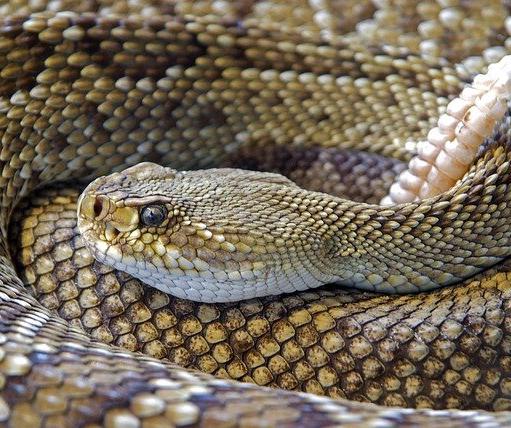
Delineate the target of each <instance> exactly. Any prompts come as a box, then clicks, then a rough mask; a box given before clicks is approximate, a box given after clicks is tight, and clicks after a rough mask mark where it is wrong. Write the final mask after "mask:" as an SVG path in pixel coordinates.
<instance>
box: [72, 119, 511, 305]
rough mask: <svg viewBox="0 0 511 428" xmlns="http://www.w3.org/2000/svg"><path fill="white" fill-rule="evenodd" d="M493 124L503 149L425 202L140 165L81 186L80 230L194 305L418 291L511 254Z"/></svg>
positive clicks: (239, 173) (114, 259)
mask: <svg viewBox="0 0 511 428" xmlns="http://www.w3.org/2000/svg"><path fill="white" fill-rule="evenodd" d="M502 127H503V128H504V131H502V132H499V135H497V137H496V139H497V140H498V141H499V142H500V146H498V145H497V146H494V147H493V146H492V147H490V148H487V149H486V151H487V154H486V156H485V157H483V158H481V159H480V160H479V162H478V163H477V164H476V166H475V168H474V169H473V170H472V171H470V172H469V174H468V175H467V178H466V179H464V180H462V181H461V182H460V183H459V184H458V185H456V186H455V187H453V188H452V190H450V191H448V192H445V193H444V194H442V195H441V196H439V197H436V198H431V199H428V200H426V201H424V202H419V203H412V204H403V205H400V206H397V207H396V208H386V207H380V206H377V205H368V204H363V203H355V202H352V201H348V200H345V199H341V198H337V197H333V196H331V195H328V194H325V193H319V192H311V191H306V190H303V189H301V188H299V187H298V186H296V185H295V184H294V183H293V182H291V181H289V180H288V179H287V178H285V177H284V176H282V175H277V174H271V173H260V172H251V171H244V170H239V169H228V168H224V169H208V170H200V171H186V172H178V171H176V170H173V169H171V168H163V167H161V166H159V165H157V164H154V163H141V164H139V165H136V166H134V167H131V168H128V169H127V170H125V171H123V172H121V173H115V174H112V175H108V176H105V177H100V178H98V179H97V180H95V181H94V182H93V183H91V184H90V185H89V186H87V188H86V189H85V190H84V192H83V194H82V196H81V198H80V201H79V203H78V228H79V230H80V233H81V234H82V235H83V237H84V241H85V243H86V245H87V247H88V248H89V249H90V250H91V252H92V254H93V255H94V257H95V258H96V259H97V260H99V261H101V262H103V263H105V264H107V265H110V266H113V267H114V268H116V269H119V270H122V271H124V272H127V273H129V274H131V275H133V276H135V277H137V278H139V279H141V280H142V281H143V282H145V283H146V284H148V285H150V286H152V287H155V288H158V289H160V290H162V291H164V292H167V293H169V294H173V295H175V296H177V297H181V298H185V299H189V300H194V301H200V302H207V303H212V302H236V301H239V300H245V299H250V298H254V297H261V296H268V295H275V294H282V293H289V292H293V291H299V290H306V289H308V288H315V287H318V286H320V285H324V284H328V283H339V284H342V285H347V286H353V287H355V288H360V289H365V290H369V291H377V292H385V293H410V292H418V291H427V290H431V289H434V288H437V287H442V286H446V285H449V284H452V283H456V282H459V281H460V280H462V279H465V278H467V277H469V276H473V275H474V274H475V273H476V272H478V271H480V270H482V269H484V268H485V267H488V266H492V265H494V264H495V263H497V262H498V261H500V260H502V259H503V258H505V257H507V256H508V255H509V254H510V253H511V241H510V237H511V228H510V225H511V215H510V214H511V213H510V209H509V208H507V205H508V194H509V184H510V182H509V181H508V180H509V176H510V175H509V173H508V169H509V164H508V163H507V162H508V160H507V157H506V154H505V152H506V151H507V146H506V145H505V140H506V139H507V138H508V134H507V132H506V131H507V128H508V127H509V123H508V119H506V121H505V123H504V124H503V125H502ZM500 134H502V135H500ZM494 138H495V137H494ZM154 206H156V207H163V208H164V210H165V211H164V212H163V214H162V218H161V219H159V220H160V221H159V222H158V224H157V225H156V226H152V225H146V224H144V218H143V210H144V209H146V208H147V207H154ZM163 208H162V209H163ZM488 212H491V213H492V214H491V215H489V214H488Z"/></svg>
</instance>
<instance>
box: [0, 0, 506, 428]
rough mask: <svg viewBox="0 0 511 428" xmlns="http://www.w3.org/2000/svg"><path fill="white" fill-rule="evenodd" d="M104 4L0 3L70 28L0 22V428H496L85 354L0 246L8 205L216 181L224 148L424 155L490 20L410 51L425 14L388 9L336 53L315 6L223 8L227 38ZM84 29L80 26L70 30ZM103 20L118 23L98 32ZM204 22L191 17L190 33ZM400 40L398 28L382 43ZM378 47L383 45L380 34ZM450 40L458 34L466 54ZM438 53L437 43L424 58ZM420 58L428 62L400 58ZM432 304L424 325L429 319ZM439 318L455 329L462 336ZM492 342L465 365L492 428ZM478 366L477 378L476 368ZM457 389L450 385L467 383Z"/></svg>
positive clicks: (190, 12)
mask: <svg viewBox="0 0 511 428" xmlns="http://www.w3.org/2000/svg"><path fill="white" fill-rule="evenodd" d="M115 3H116V4H115V5H110V4H107V3H102V2H87V1H86V2H73V1H69V2H67V1H62V2H52V3H51V4H49V5H46V4H44V3H35V2H30V3H28V4H24V3H23V2H20V3H18V2H11V3H10V4H8V5H5V6H3V8H2V12H3V13H5V14H11V13H13V8H22V9H23V13H30V12H32V11H33V10H37V11H39V10H43V9H45V8H46V7H47V6H48V8H49V9H51V10H55V9H60V10H63V9H68V10H76V11H77V13H76V14H64V15H59V16H54V14H53V13H52V12H49V13H45V14H42V15H31V16H30V17H19V16H18V17H13V18H6V19H4V20H3V21H2V23H1V30H2V35H1V37H0V49H1V50H2V53H3V55H2V59H1V61H0V68H1V70H0V77H1V79H2V81H1V85H0V96H1V109H0V115H1V117H0V119H1V120H0V124H1V130H0V134H1V149H2V150H1V153H0V162H1V165H0V167H1V179H0V188H1V190H2V191H1V193H0V196H1V213H0V214H1V215H0V220H1V222H0V226H1V227H0V230H1V231H2V237H3V239H2V260H1V271H0V280H1V286H0V330H1V336H0V341H1V345H0V346H1V348H0V350H1V351H0V358H1V359H2V361H1V363H0V373H1V374H2V378H1V380H2V381H1V383H0V387H1V388H2V393H1V395H0V418H1V420H2V422H5V423H7V421H9V422H10V424H11V425H13V426H26V425H29V426H38V425H48V426H56V425H57V426H77V425H79V424H87V423H89V424H104V425H106V426H119V425H123V426H126V425H129V426H155V425H157V424H160V425H161V424H167V425H169V424H171V423H173V424H175V425H181V426H189V425H200V424H202V425H206V426H208V425H212V424H213V423H215V424H220V423H222V424H224V425H226V426H247V425H255V424H258V423H260V424H262V425H264V426H271V425H279V426H286V425H288V426H289V425H293V424H295V425H301V426H331V425H333V424H336V423H346V424H350V423H351V424H356V425H357V426H361V425H363V424H367V425H370V424H371V423H372V424H373V426H374V424H376V425H378V426H381V425H392V424H396V423H399V422H401V423H402V424H404V425H406V424H408V425H412V424H415V425H417V424H427V425H430V426H431V425H434V426H441V424H445V425H448V426H450V427H453V426H478V425H479V426H481V425H484V424H499V423H500V424H502V425H510V419H511V416H510V415H509V413H507V412H501V413H494V414H489V413H485V412H470V413H464V412H459V411H458V412H457V411H451V412H441V413H438V412H432V411H428V410H423V411H409V410H399V409H392V410H388V409H383V408H378V407H374V406H371V405H367V404H355V403H350V402H347V401H331V400H328V399H320V398H316V397H314V396H312V395H297V394H294V393H290V392H284V391H276V390H267V389H261V388H260V387H256V386H250V385H248V386H247V385H241V384H234V383H230V382H227V381H219V380H216V379H214V378H212V377H210V376H207V375H201V374H198V373H195V372H189V371H187V370H184V369H179V368H177V367H176V366H174V365H171V364H169V363H165V362H163V363H162V362H155V361H154V360H151V359H149V358H145V357H142V356H140V355H138V354H132V353H130V352H128V351H122V350H119V349H118V348H115V347H113V346H110V345H101V344H99V343H97V342H94V341H91V339H90V338H89V337H88V336H87V335H86V334H84V333H83V332H80V331H78V330H76V329H74V328H72V327H71V326H70V325H69V324H68V323H67V322H65V321H64V320H62V319H61V318H60V317H59V316H57V315H55V314H52V313H51V312H50V311H49V310H48V309H46V308H44V307H43V306H41V305H40V304H39V303H37V302H36V301H35V300H34V299H33V298H32V297H30V296H29V295H27V293H26V290H25V289H24V288H23V287H22V284H21V281H20V280H19V279H18V278H17V276H16V274H15V272H14V270H13V268H12V263H11V262H10V259H9V254H8V251H7V242H6V231H7V226H8V223H9V219H10V214H11V212H12V211H13V209H14V207H15V205H16V203H17V202H18V201H19V200H20V198H22V197H23V196H24V195H26V194H28V193H29V192H30V191H32V190H33V189H34V188H35V187H36V186H37V185H39V184H41V182H42V183H48V182H53V181H57V180H65V179H71V180H73V181H74V180H76V179H78V178H84V177H90V178H93V177H97V176H99V175H102V174H105V173H111V172H112V171H114V170H120V169H123V168H125V167H127V166H129V165H132V164H134V163H137V162H139V161H142V160H150V161H156V160H157V161H158V162H161V163H163V164H172V166H173V167H174V168H178V169H187V168H188V169H190V168H198V167H209V166H217V165H223V164H224V163H225V162H226V160H227V159H229V158H230V157H231V156H232V154H233V152H235V151H236V150H237V149H242V148H252V149H253V150H254V151H255V150H257V149H258V148H260V147H261V146H267V145H268V144H270V145H271V144H273V143H275V144H278V145H284V146H289V147H294V146H299V147H304V146H309V147H313V146H325V147H328V146H329V147H339V148H354V147H356V148H357V149H360V150H368V151H371V152H373V153H380V154H385V155H392V156H393V157H395V158H398V159H401V160H408V159H409V158H410V157H411V155H412V154H413V151H414V147H415V144H414V143H410V144H408V145H405V143H406V142H413V141H417V140H418V139H420V138H424V137H425V135H426V133H427V130H428V129H429V128H430V127H431V126H432V125H433V124H434V122H435V120H436V117H437V116H438V113H439V110H441V109H442V107H443V106H445V105H446V103H447V101H448V98H450V97H453V96H454V95H456V94H457V93H458V92H459V91H460V89H461V87H462V83H463V81H465V80H467V79H468V78H469V77H470V74H471V73H472V72H474V71H479V70H481V69H482V67H484V64H485V61H487V60H492V57H494V56H495V55H496V54H497V53H498V52H497V51H496V50H493V51H491V52H487V51H484V57H483V58H482V59H477V58H476V59H475V60H474V59H471V61H470V64H469V61H466V62H463V63H462V64H457V61H459V60H461V59H462V57H461V56H460V53H461V52H467V53H468V54H469V55H480V54H481V53H482V52H483V50H484V49H486V48H488V47H489V46H491V45H492V43H496V40H498V41H501V40H503V39H504V38H505V30H504V18H505V16H506V10H505V7H501V6H500V5H497V6H495V5H494V4H493V3H492V4H491V5H484V6H483V7H482V8H481V7H479V8H478V7H477V5H476V4H474V5H473V6H474V8H472V9H467V10H466V11H462V13H461V17H460V14H459V13H458V15H457V16H453V14H452V11H447V12H448V13H447V18H448V19H447V20H445V18H446V17H445V16H444V15H442V19H444V20H445V22H446V25H445V27H444V28H438V25H437V27H436V28H434V26H433V28H432V26H431V25H430V26H429V28H428V27H427V25H425V26H422V27H421V31H420V34H419V33H417V31H416V28H417V23H419V22H421V21H422V22H425V20H430V21H433V23H434V22H435V19H436V16H438V15H439V14H440V10H438V8H439V7H440V6H438V7H437V6H435V5H428V4H425V5H421V7H420V8H419V7H418V6H417V4H416V2H409V3H408V2H404V3H406V5H405V6H406V7H405V12H404V13H403V14H402V15H399V16H396V10H398V9H399V8H396V7H395V5H394V3H393V2H389V5H388V7H387V6H382V7H383V8H384V9H385V10H383V12H382V13H379V14H377V15H374V16H375V19H374V21H373V22H372V24H374V25H372V27H371V29H372V30H371V31H368V30H367V29H368V25H371V23H367V22H366V27H365V29H366V30H367V31H365V33H366V34H359V33H349V34H343V33H342V32H343V31H345V30H344V29H343V28H338V27H337V25H336V23H335V22H333V24H332V25H331V24H330V21H329V20H328V19H327V20H325V19H321V16H319V17H318V16H317V15H316V13H317V8H318V7H319V8H321V7H322V6H321V4H320V3H321V2H314V3H315V5H314V7H313V8H311V7H310V6H309V5H308V3H306V2H299V1H296V2H290V1H283V2H279V1H277V0H276V1H275V3H274V5H275V8H273V9H272V10H270V11H268V10H267V9H265V6H267V5H268V2H261V4H259V2H244V3H243V6H240V7H236V8H229V11H228V12H227V15H228V19H227V20H226V21H225V20H222V19H219V18H218V17H216V16H215V8H214V7H213V6H215V5H214V4H209V3H208V2H187V1H183V2H179V1H176V2H169V3H162V4H159V3H157V2H155V3H151V4H149V3H145V2H143V3H140V4H139V3H137V4H132V3H134V2H130V3H124V2H122V1H120V2H115ZM326 3H327V4H326V5H324V8H325V11H327V12H329V13H330V12H332V13H330V15H331V16H335V14H336V13H338V12H339V10H337V9H336V8H338V7H339V6H338V4H337V3H336V2H326ZM343 5H344V3H343ZM361 5H362V7H363V10H359V11H358V12H354V14H351V12H350V13H349V14H347V15H346V19H347V21H346V22H347V26H346V28H347V30H346V31H349V30H350V28H353V26H354V25H353V22H356V20H357V19H359V18H364V17H366V16H371V14H372V13H373V12H374V8H375V6H374V5H373V2H362V3H361ZM259 6H260V7H261V8H259ZM216 7H217V9H216V10H218V5H217V6H216ZM251 7H254V10H253V11H252V10H251ZM346 7H347V9H349V7H348V6H346ZM256 9H257V10H256ZM394 9H395V10H394ZM483 9H484V11H483ZM393 10H394V12H393ZM87 11H90V12H94V13H95V14H89V15H87V14H83V13H84V12H87ZM108 12H114V13H117V14H118V15H117V16H111V17H105V15H106V14H107V13H108ZM155 12H156V13H155ZM210 12H212V13H210ZM483 12H484V13H483ZM139 13H141V14H142V15H145V16H140V15H137V14H139ZM207 13H209V16H208V17H207V18H201V17H199V16H198V15H200V14H204V15H205V14H207ZM155 14H156V15H158V17H157V18H147V16H149V15H155ZM165 14H175V15H177V17H176V16H174V17H170V16H164V15H165ZM185 14H187V15H186V16H185ZM449 14H450V15H449ZM127 16H129V19H127ZM314 19H316V20H314ZM403 23H406V24H409V25H404V26H403V31H399V28H400V26H401V25H402V24H403ZM461 23H463V25H461ZM449 24H450V25H449ZM341 27H343V26H341ZM382 28H384V29H385V30H386V31H383V33H382V34H381V35H380V33H381V31H379V30H378V29H380V30H381V29H382ZM467 31H468V32H469V33H470V34H471V35H473V38H471V43H468V46H467V43H466V42H465V41H466V40H467V36H466V35H467ZM361 33H364V32H363V31H361ZM428 38H429V39H428ZM425 39H427V40H425ZM445 40H449V41H453V43H447V44H446V45H448V47H446V48H445V50H442V49H443V48H442V43H444V44H445ZM422 41H429V42H431V43H427V44H422V43H421V42H422ZM379 42H382V43H383V44H385V45H386V47H380V46H379V45H378V43H379ZM437 42H439V43H437ZM403 45H406V46H408V49H410V52H411V54H410V55H408V53H407V51H406V49H402V48H401V46H403ZM424 50H427V52H428V55H429V56H428V57H421V56H420V55H419V53H420V52H424ZM337 79H340V80H337ZM408 88H411V89H408ZM487 184H489V188H491V184H490V183H487ZM484 189H486V187H484V188H480V190H479V191H480V192H484V191H485V190H484ZM491 191H494V190H493V189H492V190H491ZM495 191H496V192H498V189H496V190H495ZM499 212H500V211H499ZM488 214H490V212H488ZM45 268H46V269H48V268H49V266H48V265H46V266H45ZM504 269H506V268H505V267H504ZM50 271H51V269H50ZM47 272H48V271H47ZM485 281H487V284H488V285H489V287H490V289H492V290H497V291H496V292H495V294H493V292H489V293H488V294H486V293H485V294H484V295H485V296H487V297H488V298H489V299H490V300H491V301H492V302H496V304H497V307H498V308H502V311H503V314H502V316H500V315H499V314H496V315H498V316H496V317H495V318H493V315H495V313H494V312H492V311H491V308H492V306H491V303H490V302H487V301H484V302H483V301H481V304H479V301H478V300H477V299H476V300H475V301H474V302H475V303H474V305H475V307H476V309H474V310H476V311H480V312H479V313H480V316H482V317H483V319H484V321H483V322H481V323H476V325H479V326H481V325H485V326H486V325H492V326H497V328H499V329H501V331H502V332H506V333H507V332H508V330H509V319H508V315H507V312H506V311H507V310H508V306H509V305H508V303H507V300H506V299H507V298H508V297H507V294H506V293H507V292H508V284H509V282H508V281H509V280H508V278H507V275H502V276H499V275H498V274H495V271H488V273H487V277H486V279H485ZM474 284H477V283H474ZM462 295H463V293H462ZM492 296H496V297H497V298H496V299H495V300H492V299H491V297H492ZM411 299H412V300H413V299H414V298H411ZM414 301H415V300H414ZM450 303H452V300H448V301H447V304H446V306H443V305H442V306H441V307H440V308H437V309H435V310H434V311H433V313H434V315H435V316H436V317H440V318H441V319H442V320H445V319H447V318H446V317H447V315H446V312H449V307H451V306H452V305H450ZM405 306H407V307H409V306H408V303H407V305H405ZM446 308H447V309H446ZM456 314H459V315H460V317H461V321H459V322H464V320H466V322H472V321H473V320H474V318H473V317H472V316H468V315H466V317H464V316H463V313H458V312H456V313H455V314H453V315H456ZM465 314H466V312H465ZM492 314H493V315H492ZM376 316H377V315H376V314H375V315H374V316H373V318H374V317H376ZM488 317H489V318H488ZM415 320H416V318H412V321H411V322H410V323H411V326H410V328H415V327H416V324H415V322H414V321H415ZM469 320H470V321H469ZM417 328H418V327H417ZM482 331H485V329H484V327H483V330H482ZM442 334H444V333H442ZM491 337H494V338H496V339H498V338H500V337H501V335H500V334H499V333H498V332H497V333H496V335H495V336H491ZM506 338H507V336H506V335H504V334H503V335H502V339H500V341H499V343H501V344H502V346H503V348H502V350H500V349H499V348H498V346H497V345H493V344H490V345H488V348H489V349H488V354H487V353H486V352H485V353H484V355H496V358H497V359H498V361H499V363H498V364H499V366H498V367H499V368H500V367H501V368H502V370H504V372H505V374H504V375H503V377H500V376H496V377H494V378H491V379H490V382H493V383H491V384H492V385H494V389H495V391H496V393H497V394H499V399H500V401H498V405H495V403H493V404H492V405H491V407H492V408H493V409H494V410H496V409H502V410H504V409H507V408H509V380H508V378H509V374H508V373H509V361H508V358H509V357H508V354H509V346H508V341H507V339H506ZM460 346H461V344H460ZM496 347H497V348H496ZM485 349H486V347H485ZM462 352H463V351H462ZM457 361H458V360H457V359H456V358H455V359H454V360H453V359H452V358H449V364H451V365H452V364H454V365H455V366H456V367H461V366H463V364H461V366H458V365H456V364H457ZM495 361H496V360H495V359H493V358H490V360H488V362H487V363H485V364H488V365H489V366H491V367H493V366H494V364H496V362H495ZM460 370H463V369H461V368H460ZM471 373H472V375H473V372H472V371H468V372H466V373H465V372H464V373H463V376H466V377H468V378H469V379H475V378H477V376H475V378H472V377H471V376H472V375H471ZM451 374H452V373H451V372H449V375H448V381H449V382H453V383H454V385H455V388H459V389H460V390H464V389H463V388H464V386H466V383H465V382H469V380H466V378H465V379H458V378H457V376H454V377H450V375H451ZM454 379H457V381H456V380H454ZM462 381H464V382H463V383H460V382H462ZM476 382H477V381H476ZM481 382H486V378H485V379H484V380H481ZM469 383H470V382H469ZM497 385H498V386H497ZM276 419H278V420H276Z"/></svg>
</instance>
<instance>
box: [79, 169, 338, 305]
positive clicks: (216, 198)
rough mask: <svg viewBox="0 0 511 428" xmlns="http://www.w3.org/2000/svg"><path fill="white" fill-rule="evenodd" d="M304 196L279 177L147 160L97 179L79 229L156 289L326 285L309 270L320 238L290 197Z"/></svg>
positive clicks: (97, 249)
mask: <svg viewBox="0 0 511 428" xmlns="http://www.w3.org/2000/svg"><path fill="white" fill-rule="evenodd" d="M301 192H303V190H302V189H300V188H299V187H298V186H296V185H295V184H294V183H293V182H292V181H290V180H288V179H287V178H285V177H283V176H281V175H278V174H270V173H260V172H251V171H243V170H237V169H210V170H202V171H185V172H178V171H176V170H173V169H170V168H164V167H162V166H159V165H156V164H153V163H142V164H139V165H137V166H134V167H131V168H128V169H126V170H125V171H123V172H120V173H114V174H111V175H109V176H106V177H100V178H98V179H96V180H95V181H94V182H92V183H91V184H90V185H89V186H88V187H87V188H86V189H85V190H84V192H83V194H82V195H81V197H80V200H79V203H78V227H79V230H80V232H81V234H82V236H83V238H84V240H85V243H86V245H87V247H88V248H89V249H90V250H91V252H92V254H93V255H94V257H95V258H96V259H97V260H99V261H101V262H103V263H105V264H108V265H110V266H113V267H115V268H117V269H119V270H121V271H125V272H127V273H129V274H131V275H133V276H135V277H137V278H139V279H140V280H141V281H143V282H144V283H146V284H148V285H150V286H153V287H155V288H158V289H160V290H162V291H165V292H167V293H169V294H173V295H175V296H178V297H182V298H187V299H191V300H198V301H204V302H221V301H237V300H243V299H245V298H248V297H254V296H263V295H270V294H278V293H283V292H291V291H295V290H297V289H304V288H308V287H310V286H311V284H315V282H316V283H318V285H319V281H318V279H317V278H315V277H313V276H312V275H311V274H309V273H308V272H309V271H310V269H309V270H306V269H305V268H304V267H303V266H302V265H303V263H310V259H311V257H310V255H307V254H308V253H314V252H316V253H317V251H318V248H319V246H320V244H319V241H318V239H317V237H316V235H315V234H314V233H312V232H310V231H306V230H305V228H306V225H307V224H308V223H307V222H308V220H309V217H310V215H309V214H308V213H306V212H305V211H303V210H302V211H300V210H299V209H297V208H296V207H295V206H294V205H293V203H292V201H293V194H295V195H296V196H297V199H296V200H298V195H299V194H300V193H301ZM316 276H319V274H318V275H316ZM320 279H321V280H322V281H324V279H325V278H320ZM326 279H329V278H326ZM314 281H315V282H314Z"/></svg>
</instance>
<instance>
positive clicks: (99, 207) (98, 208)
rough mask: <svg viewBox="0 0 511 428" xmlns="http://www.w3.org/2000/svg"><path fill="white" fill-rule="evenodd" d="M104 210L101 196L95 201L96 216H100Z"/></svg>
mask: <svg viewBox="0 0 511 428" xmlns="http://www.w3.org/2000/svg"><path fill="white" fill-rule="evenodd" d="M102 211H103V201H102V200H101V199H100V198H96V200H95V201H94V216H95V217H99V216H100V215H101V213H102Z"/></svg>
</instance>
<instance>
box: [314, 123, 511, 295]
mask: <svg viewBox="0 0 511 428" xmlns="http://www.w3.org/2000/svg"><path fill="white" fill-rule="evenodd" d="M508 128H509V118H506V120H505V121H504V122H503V123H502V124H501V125H500V127H499V128H498V129H497V130H496V132H495V135H494V136H493V139H494V142H493V143H492V144H486V146H485V147H484V148H483V149H482V153H481V155H480V156H479V158H478V159H477V161H476V162H475V164H474V166H473V167H472V169H471V170H470V171H469V172H468V173H467V175H466V176H465V177H464V178H463V179H462V180H461V181H460V182H458V183H457V184H456V186H454V187H453V188H452V189H450V190H449V191H448V192H445V193H443V194H442V195H439V196H438V197H434V198H430V199H427V200H424V201H421V202H417V203H408V204H402V205H397V206H394V207H389V208H385V207H381V206H377V205H366V204H356V203H353V202H348V201H345V200H340V199H337V198H330V200H329V201H328V203H327V204H326V207H327V208H325V210H326V212H327V213H329V212H330V213H329V214H328V215H327V216H326V217H324V218H321V219H318V220H317V221H316V222H315V223H314V228H315V231H316V232H317V233H319V234H321V235H322V236H323V242H324V243H325V245H324V246H323V248H322V250H323V253H322V254H321V253H320V254H319V256H318V254H316V255H312V256H311V257H314V258H315V259H316V260H318V263H320V264H321V265H322V266H326V267H327V271H328V273H329V274H331V275H333V276H337V277H338V280H337V281H338V282H340V283H342V284H345V285H349V286H354V287H357V288H362V289H367V290H372V291H379V292H380V291H381V292H387V293H408V292H419V291H426V290H429V289H433V288H437V287H441V286H444V285H448V284H452V283H456V282H459V281H461V280H463V279H465V278H467V277H470V276H472V275H474V274H475V273H477V272H479V271H480V270H482V269H483V268H486V267H488V266H491V265H494V264H495V263H497V262H499V261H500V260H502V259H503V258H504V257H506V256H508V255H509V254H511V245H510V237H511V231H510V223H511V220H510V216H509V214H510V212H509V207H508V206H509V199H510V196H509V194H510V192H509V190H510V188H509V186H510V179H509V173H508V171H509V160H510V159H509V158H510V156H509V153H508V150H509V147H508V145H509V135H508ZM308 198H309V199H311V196H310V195H308ZM318 198H319V199H321V200H324V199H325V198H327V197H326V196H324V195H323V194H321V195H320V196H318ZM327 199H328V198H327ZM325 210H323V211H321V212H325ZM312 215H313V216H314V213H312ZM322 215H324V214H322Z"/></svg>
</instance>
